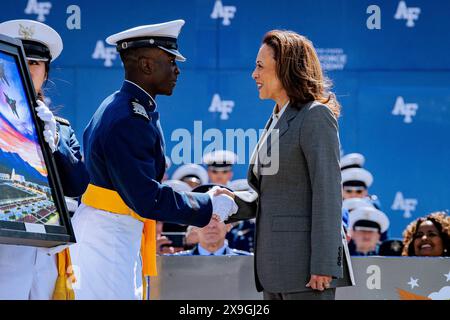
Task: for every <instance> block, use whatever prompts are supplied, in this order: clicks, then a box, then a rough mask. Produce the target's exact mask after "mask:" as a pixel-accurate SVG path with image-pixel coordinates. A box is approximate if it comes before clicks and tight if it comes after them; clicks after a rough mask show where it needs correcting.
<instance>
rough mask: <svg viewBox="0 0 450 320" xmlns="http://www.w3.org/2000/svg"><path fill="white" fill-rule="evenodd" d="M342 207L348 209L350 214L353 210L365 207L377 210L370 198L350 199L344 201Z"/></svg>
mask: <svg viewBox="0 0 450 320" xmlns="http://www.w3.org/2000/svg"><path fill="white" fill-rule="evenodd" d="M342 207H343V208H344V209H347V210H348V212H349V213H351V212H352V211H353V210H355V209H358V208H363V207H371V208H375V207H374V205H373V204H372V202H370V200H369V199H368V198H350V199H345V200H344V201H342Z"/></svg>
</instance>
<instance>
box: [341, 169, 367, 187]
mask: <svg viewBox="0 0 450 320" xmlns="http://www.w3.org/2000/svg"><path fill="white" fill-rule="evenodd" d="M341 175H342V184H343V185H344V186H363V187H366V188H369V187H370V186H371V185H372V183H373V176H372V174H371V173H370V172H369V171H367V170H366V169H363V168H350V169H345V170H342V173H341Z"/></svg>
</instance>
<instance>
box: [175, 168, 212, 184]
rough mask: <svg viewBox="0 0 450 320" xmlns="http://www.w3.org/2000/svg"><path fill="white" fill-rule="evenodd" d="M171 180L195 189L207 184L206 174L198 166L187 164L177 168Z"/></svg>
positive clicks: (204, 170)
mask: <svg viewBox="0 0 450 320" xmlns="http://www.w3.org/2000/svg"><path fill="white" fill-rule="evenodd" d="M172 179H173V180H180V181H183V182H186V183H187V184H188V185H189V186H190V187H191V188H195V187H198V186H199V185H202V184H207V183H208V172H207V171H206V169H205V168H203V167H202V166H200V165H198V164H195V163H188V164H184V165H182V166H180V167H179V168H177V170H175V172H174V173H173V175H172Z"/></svg>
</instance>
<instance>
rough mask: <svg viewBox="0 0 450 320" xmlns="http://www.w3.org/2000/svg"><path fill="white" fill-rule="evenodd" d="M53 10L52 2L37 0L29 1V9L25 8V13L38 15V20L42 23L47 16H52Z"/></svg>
mask: <svg viewBox="0 0 450 320" xmlns="http://www.w3.org/2000/svg"><path fill="white" fill-rule="evenodd" d="M51 8H52V3H51V2H38V1H37V0H28V4H27V7H26V8H25V13H26V14H37V20H38V21H40V22H44V21H45V16H46V15H48V14H50V9H51Z"/></svg>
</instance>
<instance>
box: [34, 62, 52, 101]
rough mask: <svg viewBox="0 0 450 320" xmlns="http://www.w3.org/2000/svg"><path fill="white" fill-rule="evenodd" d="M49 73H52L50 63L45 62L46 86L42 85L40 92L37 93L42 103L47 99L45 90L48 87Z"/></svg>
mask: <svg viewBox="0 0 450 320" xmlns="http://www.w3.org/2000/svg"><path fill="white" fill-rule="evenodd" d="M49 73H50V61H46V62H45V81H44V84H43V85H42V87H41V89H40V90H39V91H38V92H36V95H37V98H38V99H39V100H41V101H44V99H45V95H44V89H43V88H44V87H45V86H46V85H47V82H48V75H49Z"/></svg>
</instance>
